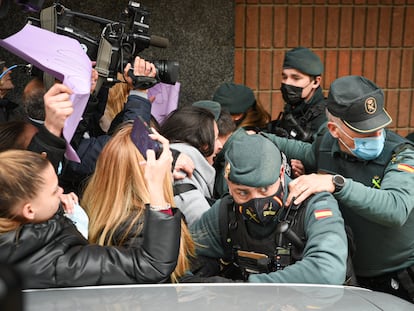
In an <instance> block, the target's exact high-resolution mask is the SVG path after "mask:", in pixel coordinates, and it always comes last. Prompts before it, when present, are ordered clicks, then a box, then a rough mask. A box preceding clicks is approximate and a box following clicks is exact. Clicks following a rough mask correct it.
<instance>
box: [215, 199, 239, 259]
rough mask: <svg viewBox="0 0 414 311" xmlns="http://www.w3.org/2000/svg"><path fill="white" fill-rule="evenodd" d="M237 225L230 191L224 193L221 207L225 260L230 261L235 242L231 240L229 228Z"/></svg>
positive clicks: (220, 216) (221, 233)
mask: <svg viewBox="0 0 414 311" xmlns="http://www.w3.org/2000/svg"><path fill="white" fill-rule="evenodd" d="M233 226H237V220H236V213H235V211H234V201H233V198H232V197H231V196H230V194H229V193H226V194H225V195H223V197H222V198H221V201H220V207H219V231H220V237H221V245H223V260H225V261H230V260H231V259H232V257H233V243H232V241H231V240H229V229H232V228H233V229H234V227H233Z"/></svg>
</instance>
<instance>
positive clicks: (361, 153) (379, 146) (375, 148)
mask: <svg viewBox="0 0 414 311" xmlns="http://www.w3.org/2000/svg"><path fill="white" fill-rule="evenodd" d="M335 124H336V126H337V127H338V128H339V129H340V130H341V132H342V133H344V134H345V136H346V137H348V138H349V139H351V140H352V141H353V142H354V146H355V147H354V148H353V149H352V148H350V147H349V146H348V145H347V144H345V142H344V141H343V140H342V139H340V138H339V137H338V140H339V141H340V142H341V143H342V144H343V145H344V146H345V147H346V148H347V149H348V150H349V151H350V152H351V153H352V154H353V155H355V156H356V157H357V158H360V159H364V160H373V159H376V158H377V157H378V156H379V155H380V154H381V152H382V150H383V149H384V143H385V131H384V129H382V130H381V135H379V136H373V137H355V138H353V137H351V136H349V135H348V134H347V133H346V132H345V131H344V130H343V129H342V128H341V127H340V126H339V125H338V124H337V123H335Z"/></svg>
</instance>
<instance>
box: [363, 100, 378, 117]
mask: <svg viewBox="0 0 414 311" xmlns="http://www.w3.org/2000/svg"><path fill="white" fill-rule="evenodd" d="M365 111H366V113H368V114H374V113H375V112H376V111H377V100H376V99H375V98H374V97H368V98H367V99H366V100H365Z"/></svg>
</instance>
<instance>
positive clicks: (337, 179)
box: [332, 175, 345, 193]
mask: <svg viewBox="0 0 414 311" xmlns="http://www.w3.org/2000/svg"><path fill="white" fill-rule="evenodd" d="M332 182H333V184H334V186H335V191H334V193H335V192H338V191H341V190H342V188H343V187H344V186H345V178H344V176H342V175H333V176H332Z"/></svg>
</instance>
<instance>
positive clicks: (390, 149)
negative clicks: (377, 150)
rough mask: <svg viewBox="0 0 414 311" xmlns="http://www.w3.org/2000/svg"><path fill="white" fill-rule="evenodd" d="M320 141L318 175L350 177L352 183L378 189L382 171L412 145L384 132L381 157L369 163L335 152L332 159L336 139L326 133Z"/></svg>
mask: <svg viewBox="0 0 414 311" xmlns="http://www.w3.org/2000/svg"><path fill="white" fill-rule="evenodd" d="M318 139H320V141H317V142H316V143H317V144H319V149H317V150H319V152H318V153H317V167H318V172H319V173H329V174H341V175H343V176H344V177H352V179H353V180H354V181H358V182H361V183H363V184H364V185H366V186H368V187H373V188H378V189H379V188H380V185H381V180H382V178H383V176H384V170H385V168H386V166H387V165H388V163H390V161H391V160H392V158H393V157H394V156H395V155H396V154H398V153H399V152H401V151H402V150H404V149H405V148H409V147H410V146H414V144H413V143H411V142H410V141H408V140H406V139H405V138H403V137H401V136H399V135H397V134H396V133H394V132H392V131H388V130H386V137H385V144H384V149H383V151H382V153H381V155H380V156H379V157H378V158H376V159H374V160H371V161H366V160H362V159H358V158H356V157H354V156H352V155H349V154H347V153H344V152H337V153H336V154H334V158H332V146H333V145H334V144H335V143H336V139H335V138H333V137H332V135H331V134H330V133H329V132H327V133H325V135H323V136H320V137H318Z"/></svg>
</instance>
